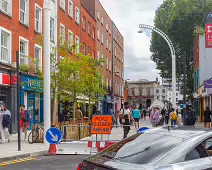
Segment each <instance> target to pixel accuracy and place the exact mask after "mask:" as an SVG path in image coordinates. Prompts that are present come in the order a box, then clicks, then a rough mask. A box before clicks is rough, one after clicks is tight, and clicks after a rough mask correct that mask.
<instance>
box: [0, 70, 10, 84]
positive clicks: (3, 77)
mask: <svg viewBox="0 0 212 170" xmlns="http://www.w3.org/2000/svg"><path fill="white" fill-rule="evenodd" d="M0 84H1V85H6V86H10V75H9V74H5V73H0Z"/></svg>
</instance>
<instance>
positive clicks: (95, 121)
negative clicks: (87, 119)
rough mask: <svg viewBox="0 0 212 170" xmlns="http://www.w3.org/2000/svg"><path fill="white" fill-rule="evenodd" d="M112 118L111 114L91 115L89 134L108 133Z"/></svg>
mask: <svg viewBox="0 0 212 170" xmlns="http://www.w3.org/2000/svg"><path fill="white" fill-rule="evenodd" d="M112 120H113V119H112V116H103V115H94V116H93V117H92V127H91V134H110V133H111V129H112V124H113V121H112Z"/></svg>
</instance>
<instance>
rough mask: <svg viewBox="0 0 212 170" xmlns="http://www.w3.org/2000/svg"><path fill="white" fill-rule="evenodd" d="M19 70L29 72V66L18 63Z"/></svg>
mask: <svg viewBox="0 0 212 170" xmlns="http://www.w3.org/2000/svg"><path fill="white" fill-rule="evenodd" d="M20 71H21V72H24V73H29V66H28V65H26V64H21V65H20Z"/></svg>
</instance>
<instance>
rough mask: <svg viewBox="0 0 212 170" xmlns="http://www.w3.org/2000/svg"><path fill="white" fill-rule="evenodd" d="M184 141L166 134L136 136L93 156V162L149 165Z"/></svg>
mask: <svg viewBox="0 0 212 170" xmlns="http://www.w3.org/2000/svg"><path fill="white" fill-rule="evenodd" d="M182 141H183V139H182V138H178V137H174V136H171V135H166V134H154V133H144V134H136V135H133V136H131V137H129V138H127V139H124V140H122V141H121V142H118V143H116V144H115V145H113V146H112V147H110V148H108V149H106V150H104V151H103V152H101V153H99V154H97V155H95V156H93V157H92V161H95V162H102V163H103V162H105V161H106V160H104V158H107V160H108V159H113V160H114V161H115V160H117V161H121V162H127V163H134V164H147V163H150V162H152V161H153V160H154V159H156V158H158V157H160V156H161V155H163V154H164V153H167V152H168V151H170V150H171V149H173V148H174V147H176V146H177V145H178V144H180V143H181V142H182ZM97 159H98V160H97ZM103 160H104V161H103ZM90 161H91V160H90Z"/></svg>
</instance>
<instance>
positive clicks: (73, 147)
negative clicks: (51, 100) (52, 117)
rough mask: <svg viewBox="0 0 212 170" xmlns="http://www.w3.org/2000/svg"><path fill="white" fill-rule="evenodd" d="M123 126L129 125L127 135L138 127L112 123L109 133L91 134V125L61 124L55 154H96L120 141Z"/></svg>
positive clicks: (122, 134) (133, 132) (134, 131)
mask: <svg viewBox="0 0 212 170" xmlns="http://www.w3.org/2000/svg"><path fill="white" fill-rule="evenodd" d="M124 127H130V130H129V133H128V136H131V135H133V134H136V133H137V130H138V128H136V127H135V126H133V125H119V126H116V125H114V126H113V127H112V129H111V134H109V135H102V134H101V135H98V134H95V135H91V134H90V129H91V126H87V125H82V124H78V125H63V127H62V134H63V139H62V142H60V144H59V145H58V147H57V154H96V153H98V152H100V151H102V150H104V149H106V148H108V147H109V146H111V145H113V144H115V143H117V142H119V141H121V140H122V139H123V136H124ZM76 134H77V135H76Z"/></svg>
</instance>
